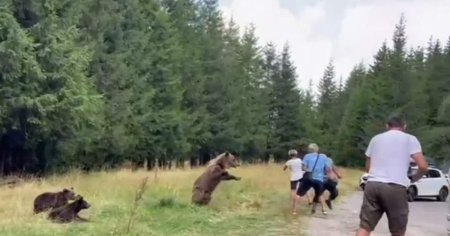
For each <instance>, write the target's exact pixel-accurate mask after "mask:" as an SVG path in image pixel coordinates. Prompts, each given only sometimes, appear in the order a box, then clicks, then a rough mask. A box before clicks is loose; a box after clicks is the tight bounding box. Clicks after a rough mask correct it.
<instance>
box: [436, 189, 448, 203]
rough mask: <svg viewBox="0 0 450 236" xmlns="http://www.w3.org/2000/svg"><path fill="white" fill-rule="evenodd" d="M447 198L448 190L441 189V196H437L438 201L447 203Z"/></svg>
mask: <svg viewBox="0 0 450 236" xmlns="http://www.w3.org/2000/svg"><path fill="white" fill-rule="evenodd" d="M447 197H448V190H447V188H444V187H443V188H441V190H439V196H437V200H438V201H441V202H445V201H447Z"/></svg>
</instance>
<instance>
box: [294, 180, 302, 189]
mask: <svg viewBox="0 0 450 236" xmlns="http://www.w3.org/2000/svg"><path fill="white" fill-rule="evenodd" d="M301 182H302V179H299V180H291V190H297V188H298V187H299V185H300V183H301Z"/></svg>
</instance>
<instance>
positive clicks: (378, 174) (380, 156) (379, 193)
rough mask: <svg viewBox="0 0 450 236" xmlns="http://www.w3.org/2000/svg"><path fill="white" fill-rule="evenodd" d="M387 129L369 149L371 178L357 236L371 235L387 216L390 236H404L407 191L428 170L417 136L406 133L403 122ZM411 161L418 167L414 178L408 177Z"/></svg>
mask: <svg viewBox="0 0 450 236" xmlns="http://www.w3.org/2000/svg"><path fill="white" fill-rule="evenodd" d="M387 128H388V131H386V132H384V133H381V134H378V135H376V136H375V137H373V138H372V139H371V140H370V143H369V146H368V147H367V151H366V156H367V159H366V172H368V173H369V178H368V180H367V181H368V182H367V184H366V187H365V188H364V199H363V203H362V206H361V212H360V224H359V230H358V232H357V233H356V235H357V236H368V235H370V232H372V231H373V230H374V229H375V226H376V225H377V223H378V221H379V220H380V218H381V217H382V215H383V214H384V213H386V215H387V219H388V222H389V231H390V232H391V235H393V236H404V235H405V232H406V226H407V224H408V214H409V207H408V197H407V187H408V186H409V184H410V183H411V182H415V181H417V180H419V179H420V178H421V177H422V176H423V175H424V174H425V173H426V172H427V170H428V164H427V162H426V161H425V158H424V156H423V154H422V148H421V145H420V143H419V141H418V140H417V138H416V137H415V136H413V135H410V134H407V133H406V132H404V131H405V128H406V125H405V124H404V122H403V120H402V119H401V118H399V117H392V118H390V119H389V120H388V122H387ZM410 158H412V159H413V160H414V162H415V163H416V165H417V166H418V171H417V173H416V174H414V175H413V176H411V178H409V177H408V169H409V166H410Z"/></svg>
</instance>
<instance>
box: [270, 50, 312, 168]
mask: <svg viewBox="0 0 450 236" xmlns="http://www.w3.org/2000/svg"><path fill="white" fill-rule="evenodd" d="M269 55H270V54H269ZM279 60H280V61H279V62H278V63H279V65H280V71H279V74H278V75H277V76H273V77H272V82H271V84H272V86H273V87H272V88H273V89H272V91H273V94H272V96H273V97H272V99H273V102H272V111H273V118H274V120H273V131H272V132H273V138H274V139H275V140H277V145H276V146H275V147H274V154H275V159H276V160H278V161H280V160H282V158H283V157H284V156H285V155H286V154H285V152H286V150H289V149H290V148H296V146H297V145H298V143H299V141H300V139H301V138H302V137H304V135H305V128H304V127H303V126H302V121H301V120H300V116H299V114H300V106H299V102H300V96H299V91H298V89H297V86H296V78H297V75H296V73H295V67H294V65H293V64H292V61H291V58H290V51H289V46H288V45H285V46H284V48H283V52H282V53H281V58H280V59H279Z"/></svg>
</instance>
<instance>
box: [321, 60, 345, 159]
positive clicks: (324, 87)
mask: <svg viewBox="0 0 450 236" xmlns="http://www.w3.org/2000/svg"><path fill="white" fill-rule="evenodd" d="M337 89H338V88H337V86H336V82H335V72H334V66H333V62H332V61H330V62H329V64H328V65H327V67H326V69H325V71H324V74H323V77H322V78H321V80H320V83H319V100H318V107H317V112H318V114H317V118H318V128H319V129H320V130H321V133H320V136H319V137H318V140H316V142H318V143H320V146H321V147H322V150H330V149H332V147H333V137H332V135H333V134H334V133H335V132H336V129H337V125H335V124H336V122H335V121H336V119H337V117H335V115H336V113H335V112H333V111H336V108H337V105H338V102H339V101H338V95H339V94H338V90H337Z"/></svg>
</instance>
